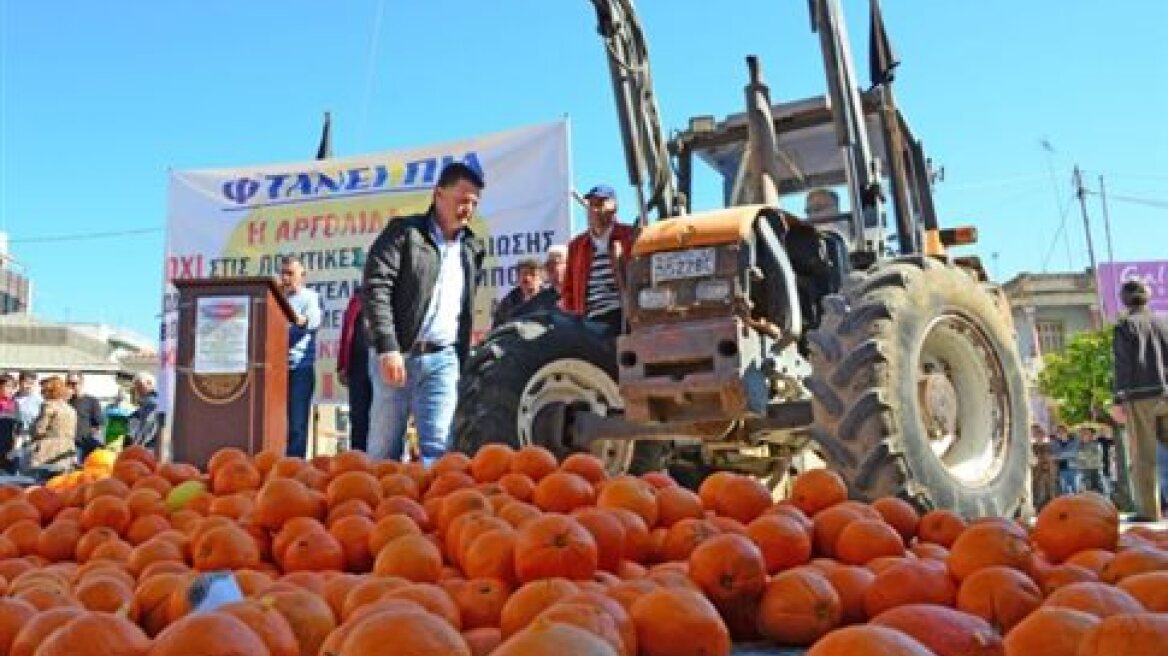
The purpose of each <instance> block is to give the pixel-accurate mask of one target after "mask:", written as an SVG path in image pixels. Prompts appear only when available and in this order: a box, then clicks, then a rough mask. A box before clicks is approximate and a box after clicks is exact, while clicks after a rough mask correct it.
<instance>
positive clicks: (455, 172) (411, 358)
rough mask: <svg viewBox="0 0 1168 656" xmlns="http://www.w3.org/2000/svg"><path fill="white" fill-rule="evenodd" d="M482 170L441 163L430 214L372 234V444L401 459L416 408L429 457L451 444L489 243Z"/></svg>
mask: <svg viewBox="0 0 1168 656" xmlns="http://www.w3.org/2000/svg"><path fill="white" fill-rule="evenodd" d="M483 186H484V185H483V178H482V175H481V174H480V173H479V172H478V171H476V170H475V169H473V168H471V167H470V166H467V165H466V164H462V163H453V164H449V165H447V166H446V167H445V168H443V169H442V172H441V173H440V174H439V176H438V183H437V185H435V187H434V200H433V202H432V203H431V205H430V209H429V210H428V211H427V212H426V213H424V214H416V215H413V216H406V217H401V218H398V219H395V220H393V221H391V222H390V223H389V225H388V226H386V228H385V230H383V231H382V233H381V234H380V235H379V236H378V237H377V239H376V240H375V241H374V242H373V245H372V246H371V247H370V248H369V252H368V255H367V258H366V261H365V275H364V279H363V281H362V284H361V294H362V299H361V300H362V302H363V305H364V308H365V324H366V327H367V330H368V337H369V344H370V358H369V376H370V378H371V379H372V381H373V400H372V403H371V404H370V409H369V436H368V444H367V448H368V452H369V455H370V456H372V457H374V458H393V459H401V457H402V453H403V448H404V436H405V430H406V425H407V423H408V421H409V416H410V414H411V412H412V413H413V415H414V422H415V425H416V427H417V430H418V440H419V442H420V445H421V452H422V460H423V461H424V462H425V463H426V464H429V463H430V462H433V461H434V460H436V459H437V458H439V457H440V456H442V454H443V453H445V452H446V449H447V447H448V443H449V436H450V428H451V423H452V422H453V419H454V409H455V406H456V405H457V398H458V372H459V370H460V368H461V363H462V361H463V360H465V358H466V355H467V352H468V350H469V348H470V335H471V322H472V320H473V307H474V296H475V291H476V290H477V281H478V277H479V272H480V271H481V269H482V261H483V248H482V246H481V244H480V243H479V241H478V240H477V239H476V238H475V236H474V234H473V233H472V232H471V231H470V228H469V227H468V223H469V221H470V219H471V216H472V215H473V214H474V211H475V208H476V207H477V206H478V202H479V194H480V192H481V191H482V189H483Z"/></svg>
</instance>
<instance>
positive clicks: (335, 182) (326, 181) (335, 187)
mask: <svg viewBox="0 0 1168 656" xmlns="http://www.w3.org/2000/svg"><path fill="white" fill-rule="evenodd" d="M344 177H345V173H344V171H341V172H340V173H339V174H338V175H337V177H336V178H331V177H329V176H328V175H327V174H325V173H319V172H318V173H317V174H316V189H315V190H314V192H313V193H317V194H319V193H320V190H321V189H325V190H328V191H340V190H341V180H343V179H344Z"/></svg>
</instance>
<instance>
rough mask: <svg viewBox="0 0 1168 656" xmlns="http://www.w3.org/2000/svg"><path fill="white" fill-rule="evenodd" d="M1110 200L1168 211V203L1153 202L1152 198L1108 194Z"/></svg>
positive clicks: (1161, 201)
mask: <svg viewBox="0 0 1168 656" xmlns="http://www.w3.org/2000/svg"><path fill="white" fill-rule="evenodd" d="M1107 199H1108V200H1118V201H1123V202H1125V203H1132V204H1133V205H1144V206H1146V207H1155V208H1156V209H1161V210H1168V201H1163V200H1153V199H1151V198H1137V197H1135V196H1123V195H1120V194H1108V196H1107Z"/></svg>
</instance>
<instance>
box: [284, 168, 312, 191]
mask: <svg viewBox="0 0 1168 656" xmlns="http://www.w3.org/2000/svg"><path fill="white" fill-rule="evenodd" d="M293 193H296V194H299V195H301V196H311V195H312V177H311V176H309V175H308V174H307V173H297V174H296V182H293V183H292V186H291V187H288V191H286V192H285V193H284V195H285V196H291V195H292V194H293Z"/></svg>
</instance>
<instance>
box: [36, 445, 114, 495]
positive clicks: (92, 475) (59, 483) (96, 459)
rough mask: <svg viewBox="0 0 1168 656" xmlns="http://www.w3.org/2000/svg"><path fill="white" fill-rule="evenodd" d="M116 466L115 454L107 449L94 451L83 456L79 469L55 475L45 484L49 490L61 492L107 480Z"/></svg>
mask: <svg viewBox="0 0 1168 656" xmlns="http://www.w3.org/2000/svg"><path fill="white" fill-rule="evenodd" d="M116 464H117V454H116V453H114V452H113V451H111V450H109V449H94V450H93V451H92V452H90V454H89V455H87V456H85V462H83V463H82V467H81V469H78V470H75V471H70V472H65V473H62V474H57V475H56V476H54V477H52V478H50V479H49V480H48V482H46V483H45V487H47V488H49V489H50V490H56V491H63V490H70V489H72V488H75V487H78V486H81V485H84V484H86V483H92V482H94V481H97V480H100V479H103V478H109V476H110V474H113V471H114V465H116Z"/></svg>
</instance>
